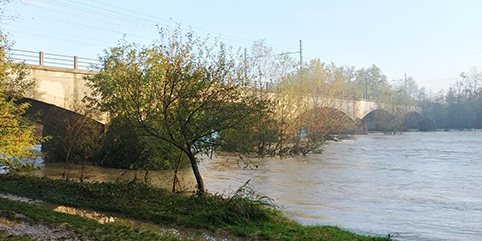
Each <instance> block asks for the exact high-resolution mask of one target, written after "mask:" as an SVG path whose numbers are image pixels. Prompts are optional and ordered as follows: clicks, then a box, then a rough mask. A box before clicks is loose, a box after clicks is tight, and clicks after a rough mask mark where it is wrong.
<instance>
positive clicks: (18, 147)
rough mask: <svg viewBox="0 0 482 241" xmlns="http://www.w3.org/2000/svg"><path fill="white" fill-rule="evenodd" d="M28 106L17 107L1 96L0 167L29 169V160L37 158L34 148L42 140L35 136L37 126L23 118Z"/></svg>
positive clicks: (12, 100) (11, 101)
mask: <svg viewBox="0 0 482 241" xmlns="http://www.w3.org/2000/svg"><path fill="white" fill-rule="evenodd" d="M26 108H28V104H22V105H17V104H15V102H14V99H11V100H9V101H7V100H6V99H5V98H4V97H2V96H0V167H1V168H3V169H7V170H18V169H23V168H25V167H27V168H28V167H29V162H27V161H26V159H28V158H32V157H36V156H37V155H38V154H37V153H35V152H34V151H33V150H32V148H33V146H34V145H36V144H37V143H39V142H40V141H41V140H42V138H41V137H39V136H35V135H34V133H35V126H34V125H31V124H30V123H29V122H27V120H25V119H24V117H23V116H22V115H23V114H24V113H25V109H26Z"/></svg>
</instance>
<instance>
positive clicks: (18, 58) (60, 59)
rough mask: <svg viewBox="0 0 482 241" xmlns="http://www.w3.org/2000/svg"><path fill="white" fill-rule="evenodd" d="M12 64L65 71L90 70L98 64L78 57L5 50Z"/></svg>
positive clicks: (93, 60)
mask: <svg viewBox="0 0 482 241" xmlns="http://www.w3.org/2000/svg"><path fill="white" fill-rule="evenodd" d="M7 53H8V55H9V56H11V58H12V60H13V62H17V63H25V64H28V65H38V66H51V67H61V68H67V69H71V68H73V69H81V70H89V69H92V67H93V66H95V65H96V64H97V63H98V60H97V59H91V58H83V57H78V56H70V55H62V54H51V53H44V52H43V51H40V52H36V51H30V50H22V49H9V50H7Z"/></svg>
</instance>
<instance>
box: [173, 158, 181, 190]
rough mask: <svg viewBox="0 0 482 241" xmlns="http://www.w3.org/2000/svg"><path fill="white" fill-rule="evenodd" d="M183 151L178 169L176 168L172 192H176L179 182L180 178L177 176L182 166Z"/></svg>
mask: <svg viewBox="0 0 482 241" xmlns="http://www.w3.org/2000/svg"><path fill="white" fill-rule="evenodd" d="M182 153H183V152H182V151H181V154H180V155H179V161H178V162H177V166H176V169H175V170H174V180H173V182H172V192H173V193H175V192H176V184H179V179H178V178H177V172H178V171H179V168H180V167H181V161H182Z"/></svg>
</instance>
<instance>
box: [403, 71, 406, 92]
mask: <svg viewBox="0 0 482 241" xmlns="http://www.w3.org/2000/svg"><path fill="white" fill-rule="evenodd" d="M403 85H404V86H405V94H407V73H405V77H404V78H403Z"/></svg>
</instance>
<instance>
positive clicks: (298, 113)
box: [275, 60, 354, 154]
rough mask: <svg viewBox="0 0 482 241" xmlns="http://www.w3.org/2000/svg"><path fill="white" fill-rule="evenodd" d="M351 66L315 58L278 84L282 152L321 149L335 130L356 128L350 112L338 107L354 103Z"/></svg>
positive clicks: (305, 151) (277, 94)
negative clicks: (350, 83)
mask: <svg viewBox="0 0 482 241" xmlns="http://www.w3.org/2000/svg"><path fill="white" fill-rule="evenodd" d="M347 73H350V70H349V69H348V68H343V67H338V66H336V65H334V64H325V63H322V62H321V61H320V60H312V61H311V62H310V64H309V65H308V66H306V67H304V68H303V69H302V70H301V71H298V72H296V73H294V74H290V75H288V76H286V77H285V78H283V79H282V80H281V81H280V82H279V83H278V84H277V87H276V95H275V99H276V100H277V103H278V106H277V110H276V111H275V113H276V119H277V120H278V121H279V123H280V124H279V125H278V126H279V128H280V132H281V133H282V135H281V138H280V140H279V151H280V153H281V154H299V153H301V154H307V153H309V152H312V151H319V150H320V147H321V146H322V145H323V144H324V143H325V141H327V140H329V139H331V137H330V135H331V134H337V133H344V132H347V131H350V130H351V129H352V125H353V123H354V122H353V121H352V120H350V118H349V117H347V116H346V114H344V113H342V112H339V111H334V110H335V109H343V108H342V107H343V106H344V105H346V104H350V103H349V102H350V100H349V99H350V97H347V96H346V94H347V91H348V84H349V76H348V74H347Z"/></svg>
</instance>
